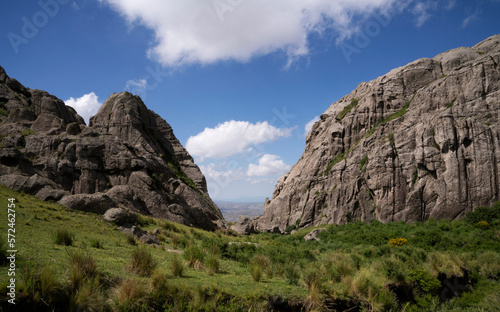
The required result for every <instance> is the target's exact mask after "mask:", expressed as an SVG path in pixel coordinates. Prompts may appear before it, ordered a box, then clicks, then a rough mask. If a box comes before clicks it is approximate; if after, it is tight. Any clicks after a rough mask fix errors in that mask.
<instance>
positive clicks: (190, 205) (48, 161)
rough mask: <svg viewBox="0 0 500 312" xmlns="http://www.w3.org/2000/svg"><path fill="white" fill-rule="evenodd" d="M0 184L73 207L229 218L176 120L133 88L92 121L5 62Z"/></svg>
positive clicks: (200, 221)
mask: <svg viewBox="0 0 500 312" xmlns="http://www.w3.org/2000/svg"><path fill="white" fill-rule="evenodd" d="M0 122H1V123H0V146H1V149H0V183H1V184H5V185H7V186H8V187H11V188H13V189H15V190H18V191H24V192H27V193H30V194H34V195H36V196H37V197H39V198H42V199H44V200H48V199H50V200H55V201H60V202H61V203H62V204H64V205H66V206H67V207H69V208H74V209H80V210H87V211H92V212H96V213H101V214H103V213H104V212H106V211H107V210H108V209H110V208H114V207H120V206H123V207H126V208H128V209H130V210H132V211H135V212H138V213H141V214H144V215H151V216H154V217H159V218H165V219H168V220H171V221H174V222H178V223H181V224H185V225H193V226H196V227H199V228H203V229H207V230H214V229H215V228H216V227H217V225H216V222H217V221H219V220H222V221H223V217H222V214H221V212H220V210H219V208H218V207H217V206H216V205H215V204H214V203H213V202H212V200H211V199H210V197H209V195H208V191H207V185H206V180H205V177H204V176H203V174H202V173H201V171H200V169H199V168H198V166H197V165H196V164H195V163H194V161H193V158H192V157H191V156H190V155H189V153H188V152H187V151H186V150H185V149H184V147H183V146H182V145H181V144H180V142H179V141H178V140H177V138H176V137H175V135H174V133H173V131H172V128H171V127H170V125H169V124H168V123H167V122H166V121H165V120H163V119H162V118H161V117H160V116H158V115H157V114H156V113H154V112H153V111H151V110H149V109H148V108H147V107H146V106H145V105H144V103H143V102H142V100H141V99H140V98H139V97H138V96H134V95H132V94H130V93H128V92H122V93H119V94H113V95H111V96H110V97H109V98H108V99H107V100H106V101H105V103H104V104H103V105H102V107H101V108H100V110H99V112H98V113H97V114H96V115H95V116H93V117H92V118H91V119H90V122H89V126H86V125H85V122H84V120H83V119H82V118H81V117H80V116H79V115H78V114H77V113H76V112H75V110H73V109H72V108H71V107H68V106H66V105H65V104H64V102H63V101H61V100H60V99H58V98H56V97H54V96H52V95H50V94H48V93H47V92H45V91H40V90H31V89H28V88H25V87H24V86H23V85H22V84H20V83H19V82H18V81H17V80H15V79H12V78H9V77H8V76H7V74H6V73H5V71H4V70H3V68H1V67H0Z"/></svg>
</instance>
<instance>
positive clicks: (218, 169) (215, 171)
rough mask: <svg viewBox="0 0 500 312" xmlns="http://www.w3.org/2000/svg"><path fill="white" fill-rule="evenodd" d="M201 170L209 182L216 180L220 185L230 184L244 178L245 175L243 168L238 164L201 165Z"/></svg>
mask: <svg viewBox="0 0 500 312" xmlns="http://www.w3.org/2000/svg"><path fill="white" fill-rule="evenodd" d="M200 170H201V172H203V175H204V176H205V177H206V178H207V179H209V180H215V181H218V182H219V183H230V182H233V181H237V180H241V179H242V178H244V176H245V173H244V172H243V168H241V167H238V164H227V163H226V162H223V163H220V164H215V163H210V164H208V165H206V166H205V165H200Z"/></svg>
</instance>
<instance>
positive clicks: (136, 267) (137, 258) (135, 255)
mask: <svg viewBox="0 0 500 312" xmlns="http://www.w3.org/2000/svg"><path fill="white" fill-rule="evenodd" d="M156 265H157V263H156V260H155V259H154V258H153V255H151V253H150V252H149V251H148V250H146V249H145V248H137V249H135V250H134V251H133V252H132V256H131V258H130V261H129V264H128V266H127V270H128V271H129V272H131V273H135V274H137V275H139V276H150V275H151V273H152V272H153V270H154V269H155V268H156Z"/></svg>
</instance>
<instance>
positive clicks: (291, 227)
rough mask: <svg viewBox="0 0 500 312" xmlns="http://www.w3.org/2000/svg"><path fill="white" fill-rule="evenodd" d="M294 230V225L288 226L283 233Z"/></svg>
mask: <svg viewBox="0 0 500 312" xmlns="http://www.w3.org/2000/svg"><path fill="white" fill-rule="evenodd" d="M293 230H295V225H294V224H293V225H289V226H287V227H286V229H285V233H290V232H291V231H293Z"/></svg>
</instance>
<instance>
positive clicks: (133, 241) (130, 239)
mask: <svg viewBox="0 0 500 312" xmlns="http://www.w3.org/2000/svg"><path fill="white" fill-rule="evenodd" d="M127 243H128V244H129V245H132V246H135V245H137V240H136V239H135V237H134V236H133V235H130V234H129V235H127Z"/></svg>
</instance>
